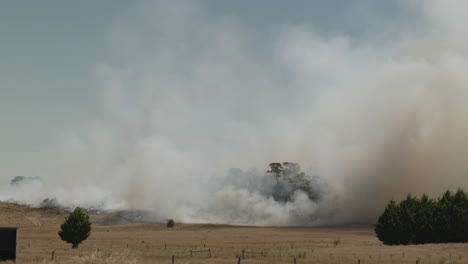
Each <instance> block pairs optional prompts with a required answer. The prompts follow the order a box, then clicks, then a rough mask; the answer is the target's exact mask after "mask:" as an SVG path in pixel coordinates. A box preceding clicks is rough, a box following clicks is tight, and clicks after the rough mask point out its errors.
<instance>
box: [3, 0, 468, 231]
mask: <svg viewBox="0 0 468 264" xmlns="http://www.w3.org/2000/svg"><path fill="white" fill-rule="evenodd" d="M467 7H468V6H467V4H460V2H457V1H451V0H448V1H443V2H442V1H436V0H427V1H418V0H414V1H402V0H393V1H379V2H377V1H372V0H357V1H345V0H328V1H318V0H317V1H305V0H297V1H288V2H286V1H280V0H271V1H260V0H258V1H227V0H222V1H215V0H204V1H189V0H186V1H183V0H177V1H132V2H129V1H99V2H96V1H74V2H64V1H41V2H38V1H35V2H32V1H10V2H2V3H1V4H0V35H1V40H2V41H1V42H0V58H2V59H1V60H0V125H1V137H0V146H1V149H2V151H1V152H0V181H1V182H2V183H3V187H2V189H1V190H0V200H13V201H17V202H22V203H27V204H32V205H39V204H40V203H41V201H43V199H45V198H56V199H57V200H58V202H59V203H60V204H61V205H63V206H69V207H72V206H76V205H81V206H84V207H93V208H101V209H102V208H104V209H113V210H115V209H138V210H148V211H150V212H152V213H154V215H153V217H154V219H159V220H161V219H167V218H174V219H176V220H178V221H188V222H216V223H235V224H262V225H270V224H273V225H304V224H308V225H310V224H343V223H347V224H350V223H372V221H374V220H375V218H376V216H377V215H378V213H379V212H380V211H381V210H382V208H383V206H384V205H385V204H386V203H387V202H388V201H389V200H390V199H392V198H395V199H400V198H402V197H404V196H405V195H406V194H407V193H414V194H422V193H428V194H430V195H434V196H436V195H438V194H440V193H442V192H443V191H445V190H446V189H448V188H451V189H456V188H458V187H462V188H467V187H468V182H467V177H466V172H467V171H468V166H467V165H466V162H465V160H466V159H467V158H468V139H466V138H465V135H466V134H467V133H468V126H467V125H466V124H468V122H466V121H468V107H466V106H465V105H466V104H465V101H466V99H467V98H468V90H467V89H466V87H467V85H468V78H467V77H466V70H467V69H468V49H467V48H466V47H468V45H467V44H468V36H467V35H466V33H465V29H464V26H463V25H464V17H465V15H464V13H463V10H466V8H467ZM274 161H278V162H282V161H289V162H297V163H299V164H300V165H301V169H302V170H303V171H304V172H305V174H306V175H307V180H308V181H309V183H310V184H312V185H313V186H314V187H316V188H317V189H316V191H317V192H318V193H320V197H321V199H320V200H311V199H309V198H308V196H307V195H305V194H304V192H303V191H301V190H293V192H292V193H291V194H290V196H291V197H293V198H291V201H289V202H284V203H282V202H279V201H276V200H275V199H273V198H274V194H275V192H276V191H278V188H279V187H278V186H279V185H275V184H274V182H272V181H271V179H272V177H270V176H271V175H268V174H266V173H265V172H266V170H267V169H268V164H269V163H270V162H274ZM18 175H22V176H31V177H32V176H39V177H40V179H41V180H40V181H37V182H34V181H33V182H30V183H28V184H26V183H25V184H24V185H22V186H20V187H18V186H9V185H8V182H9V181H10V180H11V179H12V178H13V177H14V176H18ZM278 184H279V183H278ZM283 187H284V186H283ZM286 187H287V188H286ZM286 187H285V188H286V189H288V188H290V187H291V186H286ZM288 190H290V189H288ZM290 191H291V190H290ZM369 197H372V199H370V198H369Z"/></svg>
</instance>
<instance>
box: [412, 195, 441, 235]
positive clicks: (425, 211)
mask: <svg viewBox="0 0 468 264" xmlns="http://www.w3.org/2000/svg"><path fill="white" fill-rule="evenodd" d="M435 205H436V203H435V201H434V200H433V199H430V198H429V197H428V196H427V195H426V194H423V196H422V197H421V199H418V200H417V205H416V208H415V212H414V217H415V219H416V220H417V223H416V225H415V226H414V227H413V228H414V241H413V242H414V243H415V244H424V243H430V242H431V241H432V239H433V238H432V236H433V234H434V223H433V222H434V210H435Z"/></svg>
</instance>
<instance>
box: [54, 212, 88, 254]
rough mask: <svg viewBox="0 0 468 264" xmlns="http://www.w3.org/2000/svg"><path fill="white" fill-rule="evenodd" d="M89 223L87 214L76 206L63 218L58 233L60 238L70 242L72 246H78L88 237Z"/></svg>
mask: <svg viewBox="0 0 468 264" xmlns="http://www.w3.org/2000/svg"><path fill="white" fill-rule="evenodd" d="M91 224H92V223H91V221H89V215H88V214H87V213H86V212H85V211H84V210H83V209H82V208H80V207H77V208H75V210H74V211H73V212H71V213H70V215H68V216H67V218H65V222H63V224H62V225H61V226H60V231H59V232H58V234H59V236H60V238H61V239H62V240H64V241H66V242H67V243H70V244H72V248H78V245H79V244H80V243H81V242H82V241H83V240H86V239H87V238H88V237H89V234H90V233H91Z"/></svg>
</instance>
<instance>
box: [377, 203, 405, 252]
mask: <svg viewBox="0 0 468 264" xmlns="http://www.w3.org/2000/svg"><path fill="white" fill-rule="evenodd" d="M399 215H400V206H399V205H398V204H397V203H396V202H395V201H394V200H391V201H390V203H389V204H388V205H387V207H386V208H385V211H384V212H383V214H382V215H381V216H380V217H379V219H378V220H377V223H376V224H375V228H374V230H375V233H376V234H377V237H378V239H379V240H380V241H382V242H383V243H384V244H386V245H397V244H399V243H400V238H399V234H400V230H399V229H400V226H401V223H400V216H399Z"/></svg>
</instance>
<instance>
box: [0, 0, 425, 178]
mask: <svg viewBox="0 0 468 264" xmlns="http://www.w3.org/2000/svg"><path fill="white" fill-rule="evenodd" d="M169 2H170V1H159V2H158V3H156V2H154V3H153V2H151V1H89V0H85V1H49V0H45V1H3V2H2V3H0V35H1V41H0V58H1V59H0V126H1V136H0V146H1V149H2V151H1V152H0V175H1V179H2V180H3V181H6V180H8V179H10V178H11V177H12V176H14V175H35V174H36V173H38V172H39V173H40V174H44V173H46V169H45V168H42V167H41V166H42V164H43V161H44V159H48V158H49V157H51V156H50V154H51V152H53V151H54V147H55V145H56V144H57V142H60V140H61V137H62V136H63V135H64V134H67V133H69V132H70V131H75V130H77V129H79V128H80V127H82V126H83V124H84V123H85V122H87V121H88V120H90V119H92V118H93V116H94V115H95V114H96V111H97V108H99V107H98V104H99V102H98V101H97V100H96V98H97V96H98V92H99V89H100V86H101V83H100V82H99V81H97V80H96V78H95V77H96V76H95V72H96V67H97V65H99V63H102V62H105V63H111V64H114V65H118V66H122V65H123V67H125V64H126V63H128V61H131V59H128V58H129V57H130V58H132V57H133V58H135V62H136V63H138V61H139V58H141V57H145V56H149V55H150V54H151V53H154V54H159V51H158V48H160V47H158V45H154V46H151V47H146V48H145V49H141V50H139V49H133V50H130V51H128V54H125V55H122V48H121V47H120V44H119V43H117V44H116V43H115V42H116V41H119V42H120V41H122V42H125V41H126V37H125V36H116V35H119V33H115V32H119V30H120V29H121V28H125V27H126V25H129V26H128V27H129V28H132V27H134V24H135V23H142V22H141V21H140V22H136V21H138V20H140V19H142V17H143V18H144V19H148V17H149V19H151V17H152V15H151V13H152V12H154V14H155V16H156V15H157V10H154V8H155V7H154V6H156V5H159V6H161V5H165V4H164V3H169ZM189 2H190V1H189ZM194 2H197V5H200V6H202V7H201V8H202V9H203V16H204V19H205V20H206V21H207V22H205V23H210V21H211V22H213V23H218V21H219V20H220V19H230V20H232V21H236V22H237V23H240V24H242V25H243V28H244V29H245V30H246V31H247V32H246V33H245V34H248V35H249V43H248V45H249V49H251V51H250V52H251V54H254V55H255V54H256V55H255V56H258V57H259V58H261V57H265V56H266V57H268V56H270V55H271V50H272V49H273V45H272V44H271V43H272V40H273V39H275V38H276V36H277V35H278V34H279V32H280V31H281V30H282V29H283V28H284V27H286V26H292V25H300V26H301V27H305V28H309V29H313V30H316V31H318V32H320V34H323V35H327V34H328V35H334V34H344V35H346V36H348V37H349V38H350V39H352V40H353V41H355V42H356V43H358V42H362V43H366V42H379V41H381V42H383V43H384V42H385V41H387V40H388V39H389V36H390V35H392V34H394V33H398V32H399V30H400V29H401V27H405V26H407V25H411V26H414V25H415V24H417V21H418V19H419V16H418V13H419V10H418V8H417V5H416V4H415V5H414V6H413V7H412V8H409V7H408V5H407V4H405V8H402V7H401V3H400V1H373V0H358V1H347V0H326V1H325V0H324V1H306V0H296V1H281V0H269V1H226V0H222V1H194ZM142 13H145V14H144V15H142ZM182 14H183V12H182ZM181 19H183V18H180V17H177V15H175V16H174V17H171V18H169V19H167V20H165V21H164V22H165V23H168V24H170V23H174V24H176V23H177V22H176V21H178V20H181ZM410 22H411V23H410ZM142 24H144V23H142ZM168 28H170V27H168ZM140 30H141V32H138V34H154V38H155V39H156V40H155V42H158V40H157V39H158V38H164V35H158V33H154V32H152V31H151V28H144V27H140ZM176 30H178V29H176ZM130 33H131V32H130ZM131 39H132V37H128V41H131ZM122 45H126V44H125V43H124V44H122ZM129 45H132V44H129ZM123 49H125V48H123ZM175 67H178V66H177V65H176V66H175ZM181 67H183V66H181ZM285 89H287V88H285Z"/></svg>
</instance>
